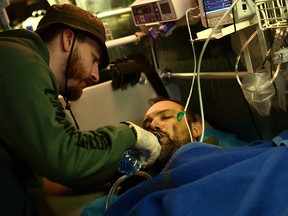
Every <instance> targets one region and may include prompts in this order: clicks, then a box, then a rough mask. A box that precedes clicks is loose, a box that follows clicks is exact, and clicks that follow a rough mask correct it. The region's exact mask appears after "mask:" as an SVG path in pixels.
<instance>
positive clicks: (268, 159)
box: [105, 131, 288, 216]
mask: <svg viewBox="0 0 288 216" xmlns="http://www.w3.org/2000/svg"><path fill="white" fill-rule="evenodd" d="M287 138H288V131H285V132H283V133H282V134H280V135H279V136H278V137H276V138H275V139H273V141H256V142H254V143H251V144H250V145H249V146H243V147H231V148H222V147H218V146H215V145H209V144H204V143H198V142H194V143H191V144H187V145H185V146H184V147H182V148H181V149H179V150H178V151H177V152H176V154H175V155H174V156H173V157H172V158H171V160H170V161H169V163H168V164H167V166H166V168H165V169H164V170H163V172H162V173H160V174H159V175H157V176H155V177H154V178H152V179H150V180H147V181H145V182H143V183H141V184H140V185H138V186H136V187H134V188H132V189H130V190H128V191H127V192H126V193H124V194H123V195H121V196H120V197H119V198H118V199H117V200H116V201H114V202H113V203H112V204H111V205H110V207H109V209H108V210H107V211H106V213H105V215H109V216H110V215H111V216H115V215H117V216H119V215H139V216H141V215H143V216H148V215H149V216H152V215H155V216H156V215H157V216H160V215H173V216H178V215H181V216H184V215H197V216H199V215H205V216H209V215H211V216H215V215H217V216H218V215H220V216H226V215H227V216H232V215H237V216H238V215H239V216H241V215H242V216H250V215H251V216H264V215H267V216H273V215H275V216H287V215H288V149H287V146H286V145H287V143H288V142H287Z"/></svg>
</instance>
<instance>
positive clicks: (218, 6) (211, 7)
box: [203, 0, 232, 14]
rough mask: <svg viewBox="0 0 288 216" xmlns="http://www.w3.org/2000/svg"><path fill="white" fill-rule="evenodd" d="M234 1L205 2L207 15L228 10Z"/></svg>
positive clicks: (208, 0)
mask: <svg viewBox="0 0 288 216" xmlns="http://www.w3.org/2000/svg"><path fill="white" fill-rule="evenodd" d="M231 4H232V0H203V9H204V12H205V13H207V14H210V13H215V12H220V11H223V10H227V9H228V8H229V7H230V6H231Z"/></svg>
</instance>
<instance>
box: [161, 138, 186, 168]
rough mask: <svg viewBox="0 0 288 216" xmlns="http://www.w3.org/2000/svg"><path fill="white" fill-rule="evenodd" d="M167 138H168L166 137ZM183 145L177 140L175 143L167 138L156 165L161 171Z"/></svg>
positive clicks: (162, 144)
mask: <svg viewBox="0 0 288 216" xmlns="http://www.w3.org/2000/svg"><path fill="white" fill-rule="evenodd" d="M165 138H166V137H165ZM181 146H182V145H181V144H180V142H178V141H177V140H175V141H173V140H171V139H170V138H166V139H165V140H163V143H161V152H160V156H159V157H158V159H157V161H156V163H157V166H159V167H160V168H161V169H163V168H164V167H165V166H166V164H167V163H168V161H169V160H170V158H171V157H172V156H173V154H174V153H175V152H176V151H177V150H178V149H179V148H180V147H181Z"/></svg>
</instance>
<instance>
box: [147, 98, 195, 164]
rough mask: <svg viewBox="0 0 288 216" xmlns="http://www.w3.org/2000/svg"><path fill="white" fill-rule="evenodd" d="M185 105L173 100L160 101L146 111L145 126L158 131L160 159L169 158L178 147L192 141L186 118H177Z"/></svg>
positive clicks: (149, 129)
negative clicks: (159, 136) (159, 135)
mask: <svg viewBox="0 0 288 216" xmlns="http://www.w3.org/2000/svg"><path fill="white" fill-rule="evenodd" d="M181 111H183V107H182V106H181V105H179V104H177V103H175V102H172V101H160V102H157V103H156V104H154V105H153V106H152V107H151V108H150V109H149V110H148V111H147V113H146V115H145V117H144V121H143V128H144V129H146V130H148V131H151V132H153V131H158V132H159V133H160V134H161V135H162V137H161V140H160V144H161V147H162V149H161V154H160V157H159V159H161V158H164V157H166V158H167V159H169V158H170V157H171V156H172V155H173V154H174V153H175V152H176V150H177V149H179V148H180V147H181V146H183V145H185V144H187V143H188V142H190V136H189V131H188V129H187V126H186V123H185V120H184V118H182V119H181V120H180V121H178V120H177V114H178V113H179V112H181Z"/></svg>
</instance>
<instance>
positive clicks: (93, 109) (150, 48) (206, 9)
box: [0, 0, 288, 216]
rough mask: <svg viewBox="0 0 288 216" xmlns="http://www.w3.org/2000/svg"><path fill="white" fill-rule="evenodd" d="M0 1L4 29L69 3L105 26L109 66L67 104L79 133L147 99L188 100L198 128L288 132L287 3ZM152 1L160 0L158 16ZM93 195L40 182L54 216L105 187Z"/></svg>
mask: <svg viewBox="0 0 288 216" xmlns="http://www.w3.org/2000/svg"><path fill="white" fill-rule="evenodd" d="M3 2H4V3H3ZM211 2H212V3H211ZM0 3H1V5H0V6H1V7H2V8H1V9H2V13H6V12H7V16H6V18H5V16H4V20H3V19H2V20H1V21H2V26H4V27H3V28H5V24H6V27H7V26H9V25H10V27H12V28H27V29H31V30H34V29H35V26H37V22H38V21H39V19H40V18H41V17H42V16H43V14H45V9H47V7H49V5H51V4H55V3H56V4H58V3H71V4H75V5H77V6H79V7H81V8H83V9H86V10H88V11H90V12H92V13H93V14H95V15H97V16H98V17H99V18H100V19H101V21H103V23H104V24H105V28H106V34H107V35H106V38H107V42H106V45H107V47H108V51H109V55H110V61H111V64H110V66H109V67H108V68H106V69H105V70H103V71H101V75H100V82H99V84H97V85H95V86H91V87H88V88H86V89H85V90H84V92H83V96H82V97H81V99H80V100H79V101H77V102H73V103H71V108H72V111H73V116H74V120H75V123H77V124H78V125H79V127H80V129H83V130H87V129H95V128H97V127H99V126H102V125H107V124H113V123H117V122H120V121H123V120H128V121H132V122H134V123H136V124H138V125H141V124H142V118H143V116H144V114H145V112H146V111H147V109H148V108H149V104H148V103H147V100H148V99H150V98H153V97H155V96H162V97H169V98H172V99H176V100H181V101H182V102H184V103H189V105H190V106H191V107H192V109H194V111H195V112H196V113H197V114H199V116H200V119H201V120H202V121H203V125H205V122H206V124H209V125H210V126H211V127H213V128H216V129H217V130H221V131H225V132H227V133H230V134H234V135H235V136H237V137H238V138H239V139H241V140H244V141H246V142H250V141H254V140H257V139H272V138H273V137H274V136H276V135H277V134H279V133H280V132H282V131H283V130H285V129H287V122H288V113H287V104H288V102H287V95H288V83H287V81H288V76H287V73H288V69H287V61H288V48H287V28H288V23H287V13H288V12H287V1H285V0H278V1H275V0H268V1H264V2H263V1H259V0H255V1H252V0H248V1H241V0H239V1H238V0H236V1H230V3H227V4H226V5H225V7H223V8H221V9H219V8H217V7H216V6H215V5H214V3H213V1H212V0H211V1H207V0H181V1H180V0H136V1H133V0H105V1H102V0H93V1H88V0H71V1H65V0H48V1H47V2H46V1H44V0H35V1H24V0H17V1H13V0H11V1H10V2H8V4H7V1H3V0H0ZM5 3H6V4H5ZM215 4H216V3H215ZM151 5H156V6H157V7H158V6H159V7H158V9H160V11H157V13H159V14H158V15H157V13H156V11H153V10H154V9H155V8H153V7H152V6H151ZM271 5H273V10H271ZM150 6H151V7H150ZM156 6H155V7H156ZM24 8H25V10H24ZM232 8H233V10H232ZM155 10H156V9H155ZM3 11H4V12H3ZM152 12H153V13H152ZM154 16H155V17H154ZM159 17H160V18H159ZM3 23H4V24H3ZM63 105H64V106H65V103H64V102H63ZM67 113H68V114H69V115H71V113H70V112H68V111H67ZM201 117H202V118H201ZM71 118H72V119H73V117H72V116H71ZM204 133H205V132H204ZM67 191H68V192H67ZM91 191H92V192H91V193H85V194H73V193H72V194H71V193H70V191H69V189H67V188H65V187H62V186H61V185H57V184H54V183H53V182H49V181H47V191H46V193H47V200H48V203H49V204H50V206H51V208H52V209H53V210H54V211H55V212H56V214H57V215H61V216H63V215H67V216H68V215H69V216H71V215H80V214H81V211H82V210H83V209H84V208H85V206H86V205H87V204H88V203H89V202H90V201H91V200H94V199H96V198H98V197H100V196H102V195H104V194H107V188H105V190H104V189H103V188H101V189H98V188H95V189H92V190H91Z"/></svg>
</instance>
